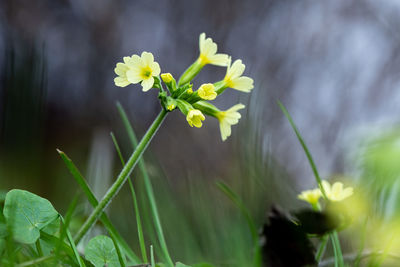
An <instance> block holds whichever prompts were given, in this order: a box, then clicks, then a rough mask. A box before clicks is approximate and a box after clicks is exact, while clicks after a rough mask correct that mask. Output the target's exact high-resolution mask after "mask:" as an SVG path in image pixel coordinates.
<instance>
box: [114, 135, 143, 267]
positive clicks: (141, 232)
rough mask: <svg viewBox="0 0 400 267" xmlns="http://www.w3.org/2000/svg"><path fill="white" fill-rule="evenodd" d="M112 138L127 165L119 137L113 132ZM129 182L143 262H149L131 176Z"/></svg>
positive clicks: (120, 156) (122, 160)
mask: <svg viewBox="0 0 400 267" xmlns="http://www.w3.org/2000/svg"><path fill="white" fill-rule="evenodd" d="M111 138H112V140H113V142H114V146H115V149H116V150H117V154H118V156H119V159H120V160H121V163H122V167H124V166H125V160H124V158H123V156H122V153H121V149H120V148H119V145H118V142H117V139H116V138H115V135H114V134H113V133H111ZM128 184H129V188H130V190H131V195H132V201H133V207H134V209H135V217H136V224H137V229H138V237H139V245H140V250H141V251H142V259H143V262H145V263H146V262H148V259H147V253H146V244H145V242H144V235H143V229H142V222H141V219H140V212H139V206H138V203H137V200H136V193H135V190H134V188H133V183H132V181H131V177H128Z"/></svg>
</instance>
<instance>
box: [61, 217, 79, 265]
mask: <svg viewBox="0 0 400 267" xmlns="http://www.w3.org/2000/svg"><path fill="white" fill-rule="evenodd" d="M60 219H61V222H62V224H63V225H65V221H64V218H63V217H62V216H61V215H60ZM64 228H65V231H66V233H67V239H68V241H69V244H70V245H71V248H72V251H73V252H74V255H75V258H76V260H77V261H78V264H79V267H84V266H85V263H84V262H83V260H82V258H81V256H79V253H78V250H77V249H76V245H75V242H74V240H73V238H72V236H71V233H70V232H69V230H68V228H66V227H65V226H64Z"/></svg>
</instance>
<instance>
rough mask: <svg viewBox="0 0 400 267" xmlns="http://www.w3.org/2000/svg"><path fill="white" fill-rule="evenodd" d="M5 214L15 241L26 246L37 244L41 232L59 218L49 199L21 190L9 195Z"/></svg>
mask: <svg viewBox="0 0 400 267" xmlns="http://www.w3.org/2000/svg"><path fill="white" fill-rule="evenodd" d="M3 212H4V217H5V218H6V221H7V224H8V226H9V227H10V229H11V230H12V234H13V237H14V239H15V240H17V241H19V242H21V243H25V244H33V243H35V242H36V240H37V239H38V238H39V237H40V230H41V229H43V228H44V227H46V226H47V225H48V224H50V223H52V222H53V221H55V220H56V218H57V217H58V212H57V211H56V210H55V209H54V208H53V205H51V203H50V202H49V201H48V200H47V199H44V198H41V197H39V196H37V195H35V194H32V193H30V192H28V191H25V190H19V189H13V190H11V191H9V192H8V193H7V195H6V200H5V203H4V211H3Z"/></svg>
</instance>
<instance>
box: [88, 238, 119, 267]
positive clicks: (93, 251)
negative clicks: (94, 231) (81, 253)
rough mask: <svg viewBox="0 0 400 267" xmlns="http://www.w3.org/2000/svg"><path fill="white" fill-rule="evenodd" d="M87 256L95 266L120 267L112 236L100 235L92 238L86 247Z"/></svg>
mask: <svg viewBox="0 0 400 267" xmlns="http://www.w3.org/2000/svg"><path fill="white" fill-rule="evenodd" d="M85 257H86V259H87V260H89V261H90V262H91V263H92V264H93V265H94V266H95V267H104V266H107V267H120V266H121V265H120V264H119V260H118V254H117V251H116V249H115V246H114V243H113V241H112V239H111V238H109V237H108V236H104V235H99V236H96V237H94V238H92V239H91V240H90V241H89V243H88V244H87V246H86V248H85Z"/></svg>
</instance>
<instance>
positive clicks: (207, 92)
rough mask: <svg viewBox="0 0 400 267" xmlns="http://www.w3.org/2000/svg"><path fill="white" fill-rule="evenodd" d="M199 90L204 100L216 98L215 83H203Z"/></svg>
mask: <svg viewBox="0 0 400 267" xmlns="http://www.w3.org/2000/svg"><path fill="white" fill-rule="evenodd" d="M197 92H198V94H199V96H200V97H201V99H204V100H214V99H215V98H216V97H217V93H216V92H215V87H214V84H212V83H205V84H202V85H201V86H200V88H199V90H198V91H197Z"/></svg>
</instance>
